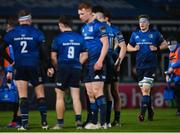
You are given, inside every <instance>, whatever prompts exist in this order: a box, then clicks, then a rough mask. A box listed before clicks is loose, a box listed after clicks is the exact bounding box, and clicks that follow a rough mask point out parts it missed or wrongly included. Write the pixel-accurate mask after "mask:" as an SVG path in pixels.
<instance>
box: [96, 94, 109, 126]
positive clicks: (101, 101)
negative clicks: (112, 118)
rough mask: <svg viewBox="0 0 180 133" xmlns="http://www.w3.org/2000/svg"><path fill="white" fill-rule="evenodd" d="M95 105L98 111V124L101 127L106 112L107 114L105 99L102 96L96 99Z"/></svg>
mask: <svg viewBox="0 0 180 133" xmlns="http://www.w3.org/2000/svg"><path fill="white" fill-rule="evenodd" d="M96 103H97V105H98V108H99V109H100V123H101V126H102V125H104V124H105V123H106V112H107V106H106V99H105V96H104V95H102V96H100V97H98V98H97V99H96Z"/></svg>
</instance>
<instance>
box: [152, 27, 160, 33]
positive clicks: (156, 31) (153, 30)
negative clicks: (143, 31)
mask: <svg viewBox="0 0 180 133" xmlns="http://www.w3.org/2000/svg"><path fill="white" fill-rule="evenodd" d="M149 32H151V33H155V34H157V33H158V34H159V33H160V32H159V31H158V30H157V29H153V28H150V29H149Z"/></svg>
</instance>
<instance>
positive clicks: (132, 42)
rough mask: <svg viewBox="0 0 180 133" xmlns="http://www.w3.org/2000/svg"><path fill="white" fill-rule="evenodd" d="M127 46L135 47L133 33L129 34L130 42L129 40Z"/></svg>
mask: <svg viewBox="0 0 180 133" xmlns="http://www.w3.org/2000/svg"><path fill="white" fill-rule="evenodd" d="M129 44H130V45H132V46H133V47H134V46H135V45H136V41H135V33H134V32H133V33H132V34H131V37H130V40H129Z"/></svg>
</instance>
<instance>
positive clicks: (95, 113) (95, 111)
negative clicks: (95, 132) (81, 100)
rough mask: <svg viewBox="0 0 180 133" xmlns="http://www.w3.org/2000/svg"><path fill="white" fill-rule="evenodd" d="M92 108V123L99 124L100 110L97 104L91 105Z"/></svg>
mask: <svg viewBox="0 0 180 133" xmlns="http://www.w3.org/2000/svg"><path fill="white" fill-rule="evenodd" d="M90 108H91V111H92V112H91V122H92V123H93V124H97V121H98V108H97V105H96V103H95V102H94V103H90Z"/></svg>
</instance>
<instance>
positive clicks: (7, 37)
mask: <svg viewBox="0 0 180 133" xmlns="http://www.w3.org/2000/svg"><path fill="white" fill-rule="evenodd" d="M4 42H5V43H6V44H7V45H9V44H11V32H8V33H7V34H6V35H5V36H4Z"/></svg>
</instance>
